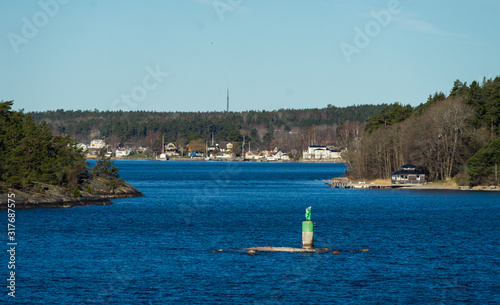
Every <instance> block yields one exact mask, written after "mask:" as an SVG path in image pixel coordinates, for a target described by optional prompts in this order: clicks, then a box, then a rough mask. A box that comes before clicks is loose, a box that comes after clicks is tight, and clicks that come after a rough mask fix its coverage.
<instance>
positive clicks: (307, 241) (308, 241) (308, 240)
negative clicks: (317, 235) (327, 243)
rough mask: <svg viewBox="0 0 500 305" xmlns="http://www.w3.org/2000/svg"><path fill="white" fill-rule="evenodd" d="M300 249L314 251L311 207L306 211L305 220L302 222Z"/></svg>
mask: <svg viewBox="0 0 500 305" xmlns="http://www.w3.org/2000/svg"><path fill="white" fill-rule="evenodd" d="M302 249H314V222H312V221H311V207H308V208H307V209H306V220H305V221H303V222H302Z"/></svg>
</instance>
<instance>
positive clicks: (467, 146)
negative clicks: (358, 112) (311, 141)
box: [347, 77, 500, 185]
mask: <svg viewBox="0 0 500 305" xmlns="http://www.w3.org/2000/svg"><path fill="white" fill-rule="evenodd" d="M499 110H500V77H496V78H495V79H488V80H487V79H483V82H482V83H481V84H479V83H478V82H476V81H474V82H472V83H471V84H470V85H467V83H462V82H461V81H460V80H457V81H455V82H454V84H453V87H452V89H451V90H450V93H449V94H448V95H447V96H446V95H445V94H444V93H442V92H439V93H435V94H434V95H430V96H429V98H428V100H427V102H426V103H425V104H421V105H419V106H418V107H411V106H409V105H407V106H402V105H399V104H393V105H389V106H386V107H384V109H382V111H381V112H380V113H379V114H377V115H375V116H373V117H371V118H368V119H367V120H366V125H365V127H364V128H363V132H362V133H361V134H359V133H358V135H357V136H356V137H355V136H351V137H350V138H349V140H348V154H347V158H348V160H349V171H348V174H349V175H350V176H351V177H353V178H357V179H377V178H382V179H389V178H390V175H391V172H393V171H396V170H398V169H399V168H400V166H401V165H403V164H406V163H411V164H413V165H415V166H417V167H418V168H419V169H420V170H422V171H424V172H426V173H427V177H428V178H429V179H430V180H449V179H451V178H453V177H456V178H457V182H458V183H459V184H462V185H466V184H469V185H476V184H498V164H499V163H500V149H499V140H498V136H499V134H500V117H499V115H498V114H499ZM348 134H349V133H348Z"/></svg>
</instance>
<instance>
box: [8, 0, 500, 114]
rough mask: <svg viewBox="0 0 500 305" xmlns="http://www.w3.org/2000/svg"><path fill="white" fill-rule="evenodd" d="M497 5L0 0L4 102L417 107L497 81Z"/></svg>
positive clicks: (195, 107)
mask: <svg viewBox="0 0 500 305" xmlns="http://www.w3.org/2000/svg"><path fill="white" fill-rule="evenodd" d="M499 16H500V1H498V0H475V1H472V0H470V1H465V0H463V1H459V0H457V1H453V0H442V1H437V0H432V1H431V0H422V1H417V0H413V1H411V0H399V1H398V0H370V1H368V0H363V1H340V0H337V1H336V0H315V1H305V0H301V1H298V0H286V1H285V0H273V1H270V0H175V1H174V0H143V1H139V0H137V1H123V0H122V1H119V0H40V1H2V3H1V4H0V94H1V95H0V100H4V101H6V100H14V101H15V104H14V108H15V109H21V108H23V109H24V110H25V111H44V110H55V109H61V108H62V109H66V110H69V109H73V110H76V109H90V110H93V109H98V110H118V109H122V110H155V111H223V110H225V109H226V90H227V88H229V91H230V110H231V111H243V110H276V109H280V108H295V109H302V108H322V107H326V106H327V105H328V104H331V105H334V106H338V107H344V106H350V105H355V104H356V105H359V104H379V103H392V102H400V103H402V104H411V105H413V106H415V105H418V104H420V103H422V102H425V101H426V99H427V97H428V96H429V94H431V93H434V92H436V91H443V92H445V93H449V90H450V89H451V87H452V84H453V82H454V80H456V79H460V80H461V81H464V82H468V83H470V82H472V81H473V80H482V78H483V76H486V77H488V78H490V77H495V76H498V75H499V74H500V72H499V71H500V57H499V54H500V53H499V50H500V17H499Z"/></svg>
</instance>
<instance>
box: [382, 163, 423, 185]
mask: <svg viewBox="0 0 500 305" xmlns="http://www.w3.org/2000/svg"><path fill="white" fill-rule="evenodd" d="M426 182H427V181H426V180H425V173H424V172H422V171H419V170H417V169H416V167H415V166H414V165H411V164H405V165H403V166H401V170H399V171H397V172H392V173H391V183H392V184H393V185H398V184H403V185H408V184H410V185H411V184H425V183H426Z"/></svg>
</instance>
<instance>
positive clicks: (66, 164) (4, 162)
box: [0, 101, 121, 196]
mask: <svg viewBox="0 0 500 305" xmlns="http://www.w3.org/2000/svg"><path fill="white" fill-rule="evenodd" d="M12 105H13V101H7V102H3V101H2V102H0V192H1V193H4V192H6V190H7V189H8V188H13V189H18V190H33V189H34V190H35V191H36V190H39V187H40V183H44V184H49V185H57V186H61V187H64V188H66V189H67V190H68V191H69V192H70V194H72V195H75V196H78V195H79V194H80V191H79V190H80V189H81V190H83V189H84V188H85V187H86V185H85V182H86V181H88V180H89V179H90V178H92V177H103V178H106V179H108V180H109V181H113V182H114V181H115V180H116V181H117V183H120V182H121V180H120V179H119V176H118V169H117V168H116V167H114V166H112V163H110V162H109V161H106V160H100V161H98V163H97V166H94V168H93V170H92V171H90V170H89V168H88V163H87V162H86V161H85V157H84V154H83V153H82V151H81V150H80V149H78V148H77V146H76V144H77V143H76V142H75V141H74V140H73V139H71V137H70V136H69V135H65V136H61V135H56V136H54V135H53V134H52V132H51V130H50V128H49V127H48V126H47V124H45V123H44V122H42V123H40V124H36V123H35V121H34V120H33V118H32V117H31V115H29V114H24V113H23V111H13V110H12ZM110 183H111V182H110ZM115 184H116V183H115Z"/></svg>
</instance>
